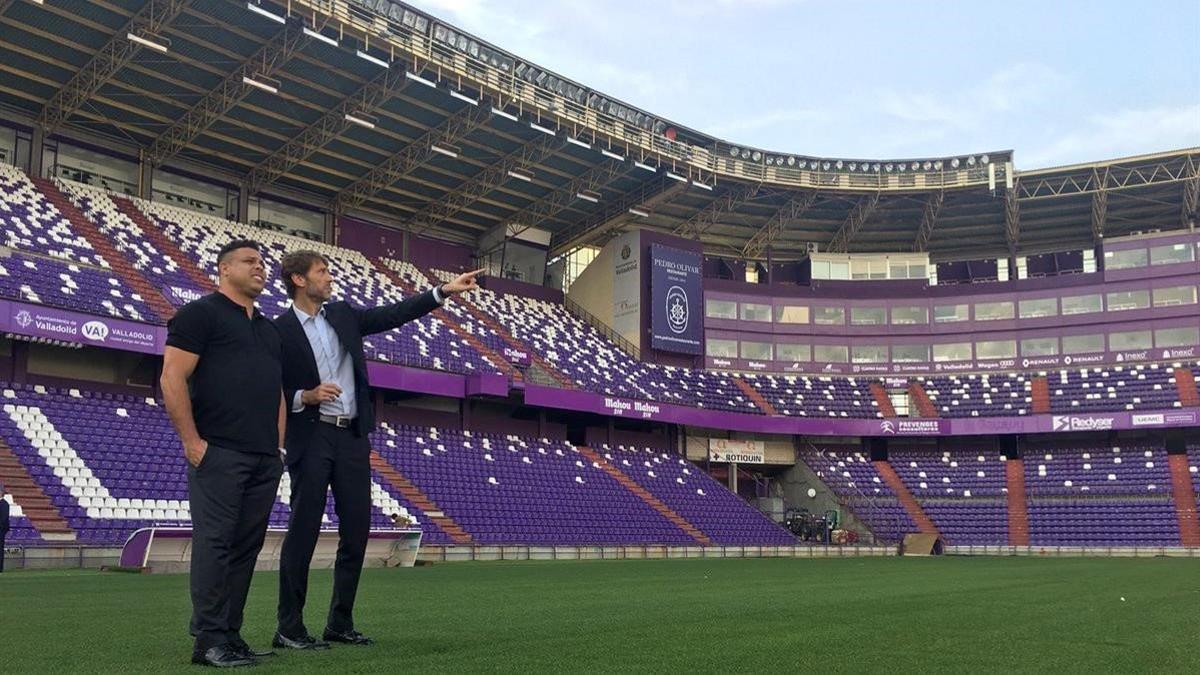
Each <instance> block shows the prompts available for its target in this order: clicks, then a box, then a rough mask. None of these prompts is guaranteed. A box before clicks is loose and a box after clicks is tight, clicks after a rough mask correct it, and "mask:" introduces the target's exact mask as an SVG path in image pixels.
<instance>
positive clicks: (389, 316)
mask: <svg viewBox="0 0 1200 675" xmlns="http://www.w3.org/2000/svg"><path fill="white" fill-rule="evenodd" d="M437 308H438V304H437V301H436V300H434V299H433V291H432V290H430V291H426V292H424V293H422V294H420V295H416V296H413V297H411V298H408V299H407V300H404V301H402V302H398V303H396V304H394V305H387V306H384V307H375V308H373V309H359V308H357V307H352V306H351V305H349V304H347V303H345V302H331V303H328V304H326V305H325V320H326V321H328V322H329V325H330V326H331V327H332V328H333V331H334V333H336V334H337V337H338V341H339V342H341V343H342V347H344V348H345V350H346V352H347V353H348V354H349V355H350V359H351V361H352V362H353V364H354V395H355V397H356V399H357V402H358V420H357V424H356V425H355V433H357V434H358V435H360V436H366V435H367V434H369V433H370V432H372V431H374V430H375V406H374V402H373V401H372V400H371V389H370V383H369V382H367V360H366V358H365V357H364V355H363V336H365V335H372V334H374V333H382V332H383V331H387V330H391V329H393V328H399V327H400V326H402V325H404V324H405V323H408V322H409V321H412V320H414V319H419V318H421V317H422V316H425V315H426V314H428V313H430V312H432V311H433V310H435V309H437ZM275 326H276V327H277V328H278V329H279V335H280V338H281V339H282V342H283V395H284V397H285V399H286V405H287V409H288V421H287V436H286V438H285V441H284V447H285V448H287V451H288V454H287V463H288V464H289V465H290V464H294V463H295V462H298V461H299V460H300V458H301V457H303V456H304V452H305V450H307V449H308V446H309V444H310V443H311V442H312V439H313V432H314V431H316V425H317V424H320V421H319V419H320V416H321V406H320V405H309V406H305V407H304V409H303V410H301V411H300V412H298V413H297V412H292V402H293V401H294V400H295V398H296V392H297V391H299V390H303V389H312V388H314V387H316V386H317V385H319V384H321V375H320V373H319V372H318V370H317V359H316V357H315V356H313V351H312V345H311V344H309V342H308V336H307V335H305V333H304V327H303V326H301V325H300V319H299V317H297V316H296V312H295V310H293V309H291V308H289V309H288V311H286V312H284V313H283V314H280V315H279V317H278V318H277V319H275Z"/></svg>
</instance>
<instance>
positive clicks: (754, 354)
mask: <svg viewBox="0 0 1200 675" xmlns="http://www.w3.org/2000/svg"><path fill="white" fill-rule="evenodd" d="M771 347H772V345H771V343H770V342H743V343H742V358H743V359H754V360H755V361H770V360H771V353H772V351H773V350H772V349H771Z"/></svg>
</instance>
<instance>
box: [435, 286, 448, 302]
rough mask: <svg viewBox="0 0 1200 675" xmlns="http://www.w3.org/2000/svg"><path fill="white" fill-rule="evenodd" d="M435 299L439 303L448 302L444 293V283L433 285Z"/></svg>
mask: <svg viewBox="0 0 1200 675" xmlns="http://www.w3.org/2000/svg"><path fill="white" fill-rule="evenodd" d="M433 301H434V302H436V303H437V304H439V305H444V304H446V296H444V295H442V285H441V284H438V285H437V286H434V287H433Z"/></svg>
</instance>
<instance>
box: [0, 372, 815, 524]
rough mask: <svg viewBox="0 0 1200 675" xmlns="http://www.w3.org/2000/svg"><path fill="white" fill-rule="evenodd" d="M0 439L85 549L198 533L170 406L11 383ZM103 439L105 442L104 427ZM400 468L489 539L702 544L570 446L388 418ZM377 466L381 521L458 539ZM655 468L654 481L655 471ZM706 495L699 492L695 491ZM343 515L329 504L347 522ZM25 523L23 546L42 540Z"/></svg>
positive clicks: (754, 515)
mask: <svg viewBox="0 0 1200 675" xmlns="http://www.w3.org/2000/svg"><path fill="white" fill-rule="evenodd" d="M0 392H2V393H0V395H2V397H3V402H4V403H3V408H2V410H3V414H2V415H0V438H2V439H3V440H4V442H5V443H6V444H7V445H8V446H9V447H11V448H12V450H13V453H14V454H15V455H16V456H17V457H18V458H19V459H20V461H21V463H22V464H23V465H24V467H25V468H26V470H27V471H28V472H29V473H30V474H31V475H32V476H33V477H34V479H35V480H36V482H37V483H38V485H39V487H40V488H41V489H42V490H43V491H44V492H45V493H46V494H47V495H48V496H49V497H50V499H51V501H52V502H53V504H54V506H55V507H56V508H57V509H58V511H59V512H60V513H62V515H63V516H64V517H65V519H66V520H67V522H68V523H69V524H70V527H71V529H72V530H73V531H74V532H75V533H76V535H77V540H78V541H80V542H83V543H88V544H107V545H113V544H120V543H123V542H124V540H125V538H126V537H127V536H128V535H129V534H130V533H131V532H132V531H133V530H135V529H137V528H140V527H149V526H171V525H186V524H187V523H188V522H190V514H189V510H188V503H187V487H186V482H187V475H186V465H185V463H184V461H183V459H182V456H181V454H180V452H179V448H178V439H177V438H176V437H175V434H174V431H173V430H172V429H171V426H170V423H169V420H168V419H167V417H166V414H165V412H164V411H163V409H162V408H161V406H160V405H159V403H158V402H157V401H155V400H153V399H146V398H138V397H134V396H128V395H122V394H101V393H96V392H89V391H86V390H82V391H81V390H79V389H65V390H64V389H59V388H53V387H44V386H41V385H33V386H18V385H6V384H0ZM98 430H100V433H97V431H98ZM372 441H373V445H374V446H375V448H376V450H377V451H378V452H379V454H380V455H381V456H382V457H383V458H384V459H386V460H387V462H388V463H389V464H390V468H391V470H393V471H395V472H397V473H398V474H399V475H402V476H405V477H408V478H409V479H411V481H412V483H413V484H415V485H416V486H418V487H419V488H420V490H421V492H422V493H423V494H425V495H428V496H429V497H430V498H432V499H434V500H436V503H437V504H438V506H439V508H441V509H442V510H444V512H445V514H446V515H447V516H449V517H450V518H451V519H452V520H453V522H455V523H458V524H460V525H461V526H462V527H463V528H465V529H466V530H467V531H469V532H470V535H471V537H472V539H473V540H475V541H478V542H480V543H505V544H542V545H553V544H562V545H568V544H576V545H602V544H631V543H638V544H678V545H689V544H696V543H697V540H696V539H695V538H694V537H693V536H691V535H689V534H688V533H687V532H686V531H684V530H683V529H681V528H680V527H679V526H678V525H676V524H675V523H674V522H671V520H669V519H668V518H666V517H665V516H664V515H663V514H662V513H660V512H658V511H656V510H655V509H654V508H653V507H652V506H650V505H649V504H648V503H647V502H646V501H644V500H643V499H641V498H639V496H638V495H637V494H635V493H634V492H632V491H631V490H630V489H629V488H628V487H627V486H626V485H623V484H622V483H621V482H620V481H618V480H616V479H614V478H613V477H612V476H610V475H609V474H608V473H607V472H606V471H605V470H604V469H602V468H600V467H599V465H598V464H597V463H596V462H594V461H591V460H589V459H587V458H586V457H585V456H584V455H583V454H581V452H582V451H581V450H580V449H577V448H575V447H574V446H572V445H571V444H569V443H566V442H563V441H558V442H551V441H549V440H546V439H529V438H521V437H517V436H500V435H496V434H483V433H473V432H471V431H457V430H448V429H438V428H422V429H417V428H414V427H396V426H393V425H390V424H388V423H384V424H383V425H382V426H381V429H380V431H379V432H377V433H376V434H374V435H373V436H372ZM609 456H610V457H614V459H613V460H612V461H613V462H615V463H617V464H618V465H619V464H622V462H621V460H622V459H636V458H641V459H642V460H644V461H645V462H651V463H653V464H654V465H655V466H659V465H662V467H663V468H662V477H661V479H660V480H655V476H649V475H646V476H642V475H641V472H640V471H626V470H625V469H626V468H627V467H623V466H618V469H620V470H621V471H623V472H625V473H626V475H628V476H629V477H630V478H631V479H632V480H633V481H635V482H637V483H638V484H639V485H641V486H642V487H644V488H645V489H646V490H647V491H649V492H651V493H652V494H653V495H654V496H655V498H656V499H658V500H661V502H662V503H665V504H667V505H669V506H668V507H669V508H670V509H673V510H677V511H678V512H680V513H681V514H683V515H684V517H685V518H688V519H689V520H691V519H695V523H694V524H695V526H696V527H697V528H699V529H700V530H701V531H702V532H704V535H705V536H706V537H707V538H709V539H710V540H711V541H715V542H719V543H727V544H750V543H753V544H756V545H764V544H783V543H791V542H792V541H793V539H792V538H791V535H790V534H788V533H787V532H786V531H784V530H782V529H781V528H779V527H778V526H776V525H774V524H773V523H771V522H770V521H769V520H767V519H766V517H765V516H763V515H762V514H761V513H759V512H758V511H757V510H756V509H754V508H753V507H751V506H750V505H748V504H746V503H745V502H744V501H742V500H741V499H739V498H737V497H736V496H735V495H733V494H732V493H729V492H728V490H726V489H725V488H724V487H723V486H721V485H720V484H719V483H717V482H716V481H714V480H713V479H712V478H710V477H709V476H707V475H706V474H704V473H703V472H702V471H701V470H699V469H698V468H697V467H695V466H693V465H691V464H689V463H687V462H686V461H685V460H682V459H680V458H678V457H674V458H671V457H670V456H668V455H666V454H665V453H662V452H660V451H658V452H656V451H650V450H648V449H645V450H637V451H634V450H624V449H622V450H618V451H616V455H613V454H612V453H610V454H609ZM388 473H389V471H387V470H386V469H384V470H380V468H376V470H374V471H373V477H374V480H375V485H374V487H373V504H374V508H373V510H372V524H373V526H374V527H377V528H384V529H387V528H390V527H392V524H391V520H390V515H391V514H393V513H398V514H401V515H402V516H405V517H412V518H413V519H414V520H416V522H417V523H418V524H419V525H420V526H421V528H422V530H423V531H424V533H425V535H426V539H425V541H426V543H427V544H448V543H451V537H450V536H449V534H448V533H447V531H446V530H444V529H443V528H442V526H440V525H439V524H438V522H437V517H436V516H431V515H429V514H426V513H424V512H423V511H422V510H421V509H420V508H418V506H417V505H416V504H415V503H414V500H410V499H409V498H408V497H406V496H405V495H404V494H403V492H402V490H401V489H400V487H398V486H396V485H393V484H392V483H391V482H390V481H389V480H388V479H387V474H388ZM647 473H649V472H647ZM693 493H694V494H693ZM289 495H290V487H289V483H288V481H287V479H286V474H285V478H284V480H283V482H282V484H281V485H280V492H279V500H278V501H277V503H276V505H275V508H274V511H273V513H272V518H271V525H272V526H273V527H283V526H285V525H286V523H287V516H288V510H287V506H286V504H287V502H288V499H289ZM335 508H336V506H335V505H334V504H333V502H332V501H331V502H330V503H329V505H328V506H327V525H328V526H329V527H335V526H336V523H337V517H336V514H335ZM27 525H28V522H27V521H21V523H20V527H19V528H16V529H14V531H13V533H12V534H10V538H11V540H12V541H25V542H29V541H35V540H36V539H37V532H36V531H35V530H33V529H32V528H31V527H27Z"/></svg>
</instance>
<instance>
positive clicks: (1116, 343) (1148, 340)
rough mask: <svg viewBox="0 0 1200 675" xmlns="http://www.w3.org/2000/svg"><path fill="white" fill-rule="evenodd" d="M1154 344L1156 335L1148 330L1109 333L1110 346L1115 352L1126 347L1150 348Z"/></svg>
mask: <svg viewBox="0 0 1200 675" xmlns="http://www.w3.org/2000/svg"><path fill="white" fill-rule="evenodd" d="M1153 346H1154V337H1153V336H1152V335H1151V334H1150V331H1148V330H1133V331H1128V332H1124V333H1109V334H1108V348H1109V349H1111V350H1112V351H1114V352H1118V351H1123V350H1126V349H1150V348H1151V347H1153Z"/></svg>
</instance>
